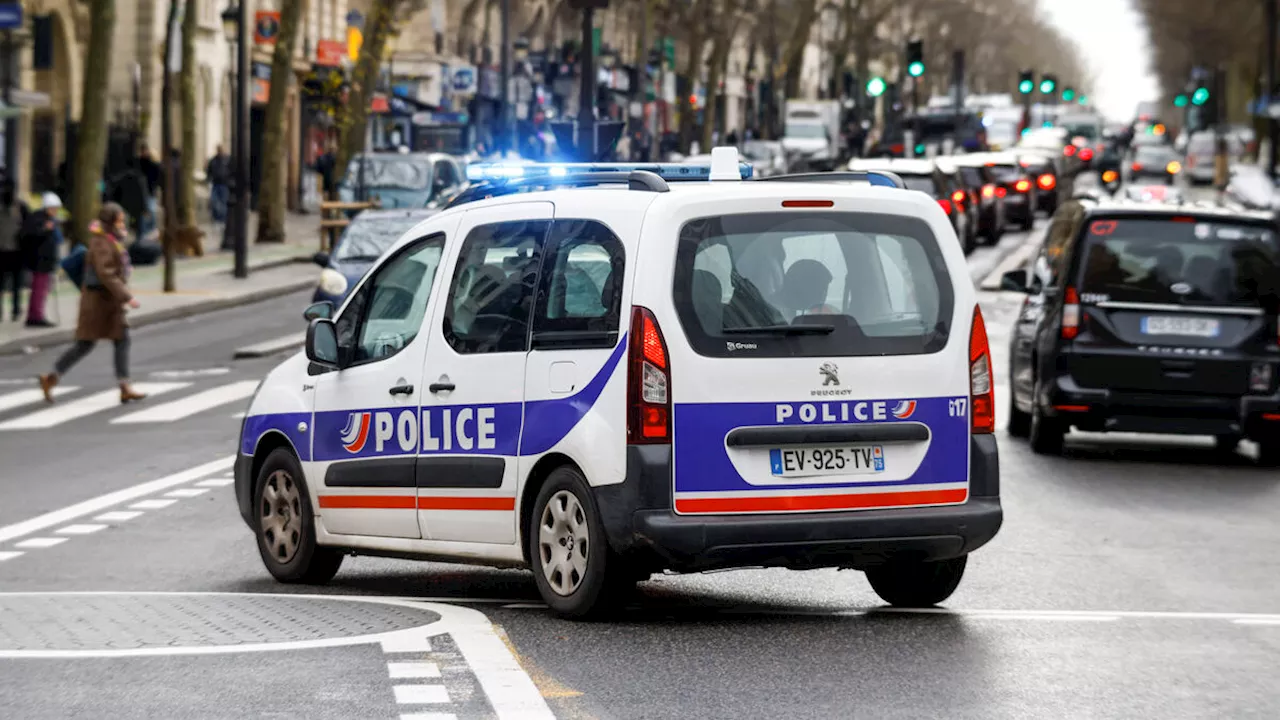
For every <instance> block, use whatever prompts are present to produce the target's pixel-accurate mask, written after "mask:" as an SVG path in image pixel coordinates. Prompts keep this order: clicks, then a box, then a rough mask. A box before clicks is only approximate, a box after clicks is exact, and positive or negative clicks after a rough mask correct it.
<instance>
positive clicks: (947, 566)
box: [867, 555, 969, 608]
mask: <svg viewBox="0 0 1280 720" xmlns="http://www.w3.org/2000/svg"><path fill="white" fill-rule="evenodd" d="M968 557H969V556H968V555H961V556H960V557H958V558H951V559H950V560H934V561H931V562H907V561H901V560H897V561H891V562H889V563H887V564H885V565H881V566H880V567H875V568H870V569H868V570H867V581H868V582H870V583H871V589H872V590H875V591H876V595H879V596H880V599H881V600H884V601H885V602H887V603H889V604H890V605H893V606H894V607H909V608H925V607H933V606H934V605H937V604H938V603H940V602H943V601H944V600H946V599H947V598H949V597H951V593H953V592H955V591H956V588H957V587H959V586H960V579H961V578H962V577H964V566H965V563H966V561H967V560H968Z"/></svg>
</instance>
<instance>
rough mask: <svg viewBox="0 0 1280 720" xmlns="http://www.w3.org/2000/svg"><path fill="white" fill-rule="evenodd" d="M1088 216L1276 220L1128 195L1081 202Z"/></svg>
mask: <svg viewBox="0 0 1280 720" xmlns="http://www.w3.org/2000/svg"><path fill="white" fill-rule="evenodd" d="M1082 205H1083V206H1084V209H1085V215H1087V216H1096V215H1105V216H1107V217H1124V216H1147V217H1149V216H1152V215H1157V216H1158V215H1168V216H1174V215H1178V216H1190V217H1194V218H1199V219H1203V220H1244V221H1247V222H1275V216H1274V215H1272V214H1271V213H1269V212H1266V211H1262V210H1245V209H1243V208H1239V207H1230V206H1224V205H1214V204H1211V203H1187V202H1183V203H1170V202H1151V201H1147V202H1140V201H1135V200H1129V199H1127V198H1103V199H1093V200H1086V201H1085V202H1084V203H1082Z"/></svg>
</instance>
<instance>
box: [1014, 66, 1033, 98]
mask: <svg viewBox="0 0 1280 720" xmlns="http://www.w3.org/2000/svg"><path fill="white" fill-rule="evenodd" d="M1035 89H1036V74H1035V73H1034V72H1032V71H1030V70H1022V71H1020V72H1019V73H1018V92H1020V93H1022V94H1023V95H1030V94H1031V91H1032V90H1035Z"/></svg>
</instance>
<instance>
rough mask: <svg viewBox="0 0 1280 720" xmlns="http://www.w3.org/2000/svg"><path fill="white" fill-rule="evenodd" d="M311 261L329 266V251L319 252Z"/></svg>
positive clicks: (321, 265) (322, 265)
mask: <svg viewBox="0 0 1280 720" xmlns="http://www.w3.org/2000/svg"><path fill="white" fill-rule="evenodd" d="M311 262H313V263H315V264H317V265H319V266H320V267H329V253H327V252H318V253H316V254H315V255H312V256H311Z"/></svg>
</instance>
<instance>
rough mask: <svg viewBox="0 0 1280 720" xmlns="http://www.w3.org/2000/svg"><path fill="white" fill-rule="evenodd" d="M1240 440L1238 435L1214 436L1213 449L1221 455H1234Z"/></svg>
mask: <svg viewBox="0 0 1280 720" xmlns="http://www.w3.org/2000/svg"><path fill="white" fill-rule="evenodd" d="M1242 439H1243V438H1241V437H1240V436H1239V435H1230V434H1228V435H1214V436H1213V449H1214V450H1215V451H1217V452H1219V453H1222V454H1223V455H1234V454H1235V452H1236V446H1238V445H1239V444H1240V441H1241V440H1242Z"/></svg>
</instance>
